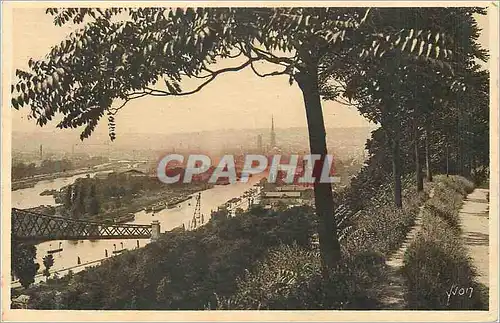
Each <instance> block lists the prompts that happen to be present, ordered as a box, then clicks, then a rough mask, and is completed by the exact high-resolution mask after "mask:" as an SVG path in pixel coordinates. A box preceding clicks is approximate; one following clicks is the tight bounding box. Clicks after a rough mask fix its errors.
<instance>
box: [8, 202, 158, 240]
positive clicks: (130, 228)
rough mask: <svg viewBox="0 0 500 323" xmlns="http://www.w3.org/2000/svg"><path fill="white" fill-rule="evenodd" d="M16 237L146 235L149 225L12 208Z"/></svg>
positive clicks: (60, 238)
mask: <svg viewBox="0 0 500 323" xmlns="http://www.w3.org/2000/svg"><path fill="white" fill-rule="evenodd" d="M11 221H12V222H11V223H12V228H11V230H12V239H13V240H16V241H49V240H101V239H149V238H151V235H152V227H151V225H139V224H118V223H102V222H92V221H84V220H77V219H71V218H66V217H58V216H51V215H45V214H40V213H36V212H32V211H27V210H21V209H16V208H13V209H12V218H11Z"/></svg>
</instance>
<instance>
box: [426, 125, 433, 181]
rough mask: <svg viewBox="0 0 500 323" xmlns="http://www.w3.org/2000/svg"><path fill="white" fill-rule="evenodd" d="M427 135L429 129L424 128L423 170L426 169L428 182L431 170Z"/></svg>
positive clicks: (428, 134) (430, 179)
mask: <svg viewBox="0 0 500 323" xmlns="http://www.w3.org/2000/svg"><path fill="white" fill-rule="evenodd" d="M429 136H430V131H429V129H426V130H425V170H426V172H427V173H426V177H427V180H428V181H429V182H432V170H431V156H430V155H431V151H430V147H429Z"/></svg>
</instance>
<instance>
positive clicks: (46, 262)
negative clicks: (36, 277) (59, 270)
mask: <svg viewBox="0 0 500 323" xmlns="http://www.w3.org/2000/svg"><path fill="white" fill-rule="evenodd" d="M53 265H54V256H52V255H46V256H45V257H43V266H44V267H45V269H44V270H43V275H44V276H45V277H47V279H48V278H49V277H50V271H49V270H50V268H51V267H52V266H53Z"/></svg>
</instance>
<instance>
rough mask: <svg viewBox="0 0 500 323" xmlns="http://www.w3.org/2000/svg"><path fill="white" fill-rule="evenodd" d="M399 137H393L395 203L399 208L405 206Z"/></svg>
mask: <svg viewBox="0 0 500 323" xmlns="http://www.w3.org/2000/svg"><path fill="white" fill-rule="evenodd" d="M399 154H400V147H399V138H392V177H393V179H394V204H395V205H396V207H398V208H402V207H403V199H402V193H401V159H400V156H399Z"/></svg>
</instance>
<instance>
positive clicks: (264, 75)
mask: <svg viewBox="0 0 500 323" xmlns="http://www.w3.org/2000/svg"><path fill="white" fill-rule="evenodd" d="M250 68H251V69H252V71H253V72H254V73H255V75H257V76H260V77H268V76H276V75H285V74H288V73H289V71H290V66H286V67H285V69H284V70H283V71H281V72H280V71H274V72H271V73H264V74H261V73H259V72H258V71H257V69H256V68H255V66H254V65H253V62H252V63H250Z"/></svg>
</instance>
